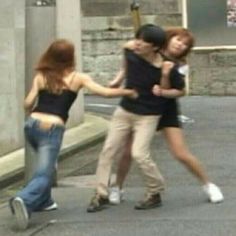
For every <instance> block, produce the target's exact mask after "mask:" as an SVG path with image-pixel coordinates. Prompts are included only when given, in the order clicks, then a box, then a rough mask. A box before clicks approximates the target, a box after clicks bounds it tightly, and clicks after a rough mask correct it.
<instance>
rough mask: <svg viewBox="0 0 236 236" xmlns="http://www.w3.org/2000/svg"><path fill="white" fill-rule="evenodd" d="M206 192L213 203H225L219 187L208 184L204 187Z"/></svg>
mask: <svg viewBox="0 0 236 236" xmlns="http://www.w3.org/2000/svg"><path fill="white" fill-rule="evenodd" d="M203 190H204V192H205V193H206V194H207V196H208V198H209V201H210V202H212V203H220V202H223V200H224V196H223V194H222V192H221V190H220V188H219V187H218V186H216V185H215V184H213V183H208V184H206V185H204V186H203Z"/></svg>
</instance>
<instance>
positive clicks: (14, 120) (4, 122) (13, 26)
mask: <svg viewBox="0 0 236 236" xmlns="http://www.w3.org/2000/svg"><path fill="white" fill-rule="evenodd" d="M0 15H1V17H0V52H1V54H0V71H1V77H0V81H1V86H0V127H1V134H0V156H1V155H3V154H5V153H8V152H10V151H13V150H15V149H18V148H19V147H21V146H22V145H23V129H22V124H23V120H24V113H23V109H22V104H23V98H24V81H25V66H24V61H25V49H24V45H25V43H24V42H25V36H24V35H25V1H24V0H17V1H15V0H1V1H0Z"/></svg>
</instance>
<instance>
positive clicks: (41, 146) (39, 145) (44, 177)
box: [17, 117, 65, 213]
mask: <svg viewBox="0 0 236 236" xmlns="http://www.w3.org/2000/svg"><path fill="white" fill-rule="evenodd" d="M40 122H41V121H39V120H36V119H34V118H31V117H29V118H28V119H27V121H26V123H25V136H26V139H27V141H28V142H29V144H30V145H31V146H32V147H33V149H34V150H35V152H36V154H37V166H36V170H35V173H34V174H33V177H32V179H31V180H30V181H29V183H28V184H27V185H26V186H25V187H24V188H23V189H22V190H21V191H20V192H18V193H17V196H18V197H20V198H22V200H23V201H24V203H25V206H26V207H27V210H28V212H29V213H31V212H33V211H38V210H42V209H43V208H45V207H47V206H49V205H51V204H52V203H53V200H52V198H51V186H52V180H53V173H54V170H55V165H56V163H57V159H58V156H59V152H60V147H61V143H62V139H63V134H64V131H65V127H63V126H60V125H52V127H50V129H42V128H41V127H40V124H41V123H40Z"/></svg>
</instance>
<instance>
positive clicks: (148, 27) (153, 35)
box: [135, 24, 166, 48]
mask: <svg viewBox="0 0 236 236" xmlns="http://www.w3.org/2000/svg"><path fill="white" fill-rule="evenodd" d="M135 38H136V39H143V40H144V41H145V42H148V43H152V44H153V45H154V46H156V47H159V48H161V47H163V46H164V44H165V42H166V33H165V31H164V30H163V29H162V28H161V27H159V26H157V25H153V24H145V25H142V26H141V27H140V28H139V29H138V30H137V32H136V34H135Z"/></svg>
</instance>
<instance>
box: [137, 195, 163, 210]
mask: <svg viewBox="0 0 236 236" xmlns="http://www.w3.org/2000/svg"><path fill="white" fill-rule="evenodd" d="M161 205H162V201H161V195H160V193H157V194H154V195H151V196H149V197H147V198H146V199H144V200H142V201H140V202H138V203H137V204H136V205H135V207H134V208H135V209H136V210H147V209H152V208H155V207H159V206H161Z"/></svg>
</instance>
